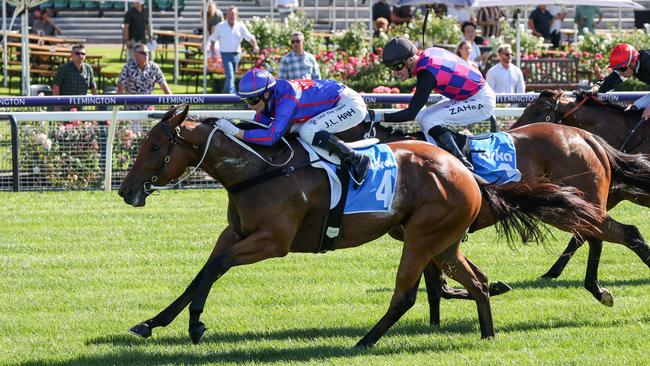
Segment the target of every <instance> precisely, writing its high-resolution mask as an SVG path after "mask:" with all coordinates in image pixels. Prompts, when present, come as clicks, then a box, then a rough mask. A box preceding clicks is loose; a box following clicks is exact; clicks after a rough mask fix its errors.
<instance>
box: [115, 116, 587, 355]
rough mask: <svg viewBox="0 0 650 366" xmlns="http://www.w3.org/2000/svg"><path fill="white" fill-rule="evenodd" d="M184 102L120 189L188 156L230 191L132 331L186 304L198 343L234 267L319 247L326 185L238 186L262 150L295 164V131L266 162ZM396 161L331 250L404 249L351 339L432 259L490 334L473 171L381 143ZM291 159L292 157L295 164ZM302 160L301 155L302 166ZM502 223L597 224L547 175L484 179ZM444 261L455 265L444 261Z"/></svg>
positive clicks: (154, 179)
mask: <svg viewBox="0 0 650 366" xmlns="http://www.w3.org/2000/svg"><path fill="white" fill-rule="evenodd" d="M187 113H188V107H187V106H179V107H175V108H173V109H171V110H170V111H169V112H168V113H167V114H165V116H163V118H162V120H161V121H160V122H159V123H158V124H156V125H155V126H154V127H153V128H152V129H151V130H150V131H149V133H148V134H147V136H146V137H145V138H144V140H143V141H142V145H141V147H140V150H139V152H138V156H137V159H136V161H135V163H134V164H133V167H132V168H131V170H130V171H129V173H128V175H127V176H126V178H125V180H124V181H123V183H122V185H121V187H120V189H119V194H120V196H122V197H123V198H124V201H125V202H126V203H128V204H130V205H133V206H143V205H144V204H145V200H146V198H147V196H148V195H149V194H150V193H151V192H152V190H153V189H155V187H153V186H152V184H161V185H165V184H167V183H168V182H170V181H171V180H173V179H175V178H177V177H179V176H180V175H181V174H182V173H183V172H185V170H186V169H187V167H188V166H197V167H199V166H200V167H201V168H202V169H203V170H204V171H206V172H207V173H208V174H209V175H210V176H212V177H214V178H215V179H216V180H218V181H219V182H221V183H222V184H223V186H224V188H225V189H226V190H227V191H228V198H229V203H228V213H227V219H228V227H227V228H226V229H225V230H224V231H223V232H222V233H221V235H220V236H219V239H218V240H217V242H216V245H215V247H214V249H213V251H212V253H211V255H210V257H209V259H208V261H207V262H206V263H205V265H204V266H203V268H202V269H201V270H200V271H199V273H198V274H197V275H196V277H195V278H194V280H193V281H192V282H191V284H190V285H189V286H188V287H187V289H186V290H185V291H184V292H183V294H181V295H180V296H179V297H178V298H177V299H176V300H175V301H174V302H173V303H171V304H170V305H169V306H168V307H167V308H166V309H164V310H163V311H162V312H160V313H159V314H158V315H156V316H155V317H153V318H151V319H149V320H147V321H145V322H142V323H140V324H138V325H136V326H134V327H133V328H131V332H133V333H135V334H136V335H139V336H142V337H149V336H150V335H151V333H152V329H154V328H156V327H160V326H166V325H168V324H169V323H171V322H172V321H173V319H174V318H175V317H176V316H177V315H178V314H179V313H180V312H181V311H182V310H183V309H184V308H185V307H186V306H188V305H189V312H190V319H189V333H190V337H191V339H192V341H193V342H194V343H197V342H199V341H200V340H201V338H202V337H203V335H204V333H205V326H204V324H203V323H202V322H201V321H200V314H201V313H202V311H203V309H204V305H205V302H206V298H207V295H208V293H209V291H210V288H211V287H212V285H213V283H214V282H215V281H216V280H217V279H219V278H220V277H221V276H223V275H224V274H225V273H226V272H227V271H228V270H229V269H230V268H232V267H235V266H241V265H246V264H251V263H255V262H259V261H262V260H264V259H267V258H272V257H282V256H285V255H287V253H289V252H316V251H317V250H318V246H319V244H318V243H319V236H320V233H321V232H322V231H321V226H322V222H323V217H324V215H325V214H326V213H327V211H328V208H329V185H328V181H327V178H326V176H325V174H324V173H323V172H322V171H321V170H316V169H313V168H303V169H295V171H292V170H291V169H289V170H287V171H289V172H291V174H288V175H284V174H283V175H279V176H276V177H274V178H272V179H270V180H267V181H264V182H262V183H260V184H257V185H253V186H250V187H249V188H248V189H245V190H243V191H240V192H235V188H234V187H237V186H241V184H242V182H248V181H250V179H251V178H253V179H255V177H259V176H260V174H262V173H263V172H265V171H269V169H273V168H269V165H268V162H267V161H268V160H269V159H271V158H272V159H273V160H274V161H276V162H282V161H286V160H288V159H287V157H288V156H292V157H293V158H292V160H291V162H292V164H295V163H297V164H300V165H303V164H304V163H305V162H308V156H307V154H306V153H305V152H304V150H302V149H300V148H299V145H298V143H297V142H296V141H295V140H294V141H293V142H291V146H292V148H293V150H295V155H294V151H291V152H290V151H289V149H286V148H285V149H283V148H282V147H278V146H276V147H273V148H266V147H256V151H257V152H258V153H259V154H260V156H262V157H263V158H264V159H266V161H264V160H263V159H260V158H258V157H256V156H254V155H253V154H252V153H250V152H248V151H246V150H244V149H243V148H242V147H241V146H239V145H237V144H236V143H235V142H233V141H232V140H231V139H230V138H228V137H227V136H226V135H225V134H223V133H222V132H221V131H217V130H216V128H215V127H214V125H213V124H210V123H200V122H196V121H188V120H186V116H187ZM389 146H390V148H391V149H392V151H393V152H394V154H395V156H396V160H397V165H398V176H397V180H396V192H395V196H394V199H393V204H392V209H391V211H389V212H387V213H382V214H378V213H369V214H368V213H366V214H354V215H346V216H345V218H344V221H343V225H342V231H341V236H340V238H339V241H338V243H337V249H340V248H350V247H355V246H358V245H361V244H363V243H366V242H369V241H371V240H374V239H376V238H378V237H380V236H381V235H383V234H385V233H387V232H389V231H391V230H393V229H395V228H401V229H402V230H401V231H402V234H403V241H404V249H403V251H402V258H401V260H400V265H399V268H398V273H397V280H396V284H395V291H394V293H393V297H392V299H391V302H390V306H389V308H388V311H387V312H386V314H385V315H384V316H383V317H382V318H381V320H379V322H378V323H377V325H375V327H374V328H372V330H371V331H370V332H369V333H368V334H367V335H366V336H365V337H363V339H361V340H360V341H359V343H358V344H357V346H372V345H373V344H374V343H375V342H377V340H379V338H380V337H381V336H382V335H383V334H384V333H385V332H386V331H387V330H388V329H389V328H390V327H391V326H392V325H393V324H394V323H395V322H396V321H397V320H398V319H399V318H400V317H401V316H402V315H403V314H404V313H405V312H406V311H407V310H408V309H409V308H410V307H412V306H413V304H414V302H415V296H416V294H417V288H418V283H419V280H420V277H421V275H422V272H423V270H424V269H425V267H426V266H427V264H428V263H429V262H431V261H433V262H434V263H435V264H436V265H437V266H438V267H439V268H443V269H445V273H446V274H447V275H449V276H451V277H452V278H454V279H455V280H457V281H458V282H459V283H461V284H462V285H463V286H464V287H465V288H466V289H467V291H468V292H469V294H471V297H472V298H473V299H474V300H475V301H476V305H477V308H478V316H479V323H480V328H481V336H482V337H493V336H494V328H493V324H492V315H491V309H490V298H489V294H488V288H487V278H486V276H485V274H484V273H483V272H482V271H480V270H479V269H478V268H477V267H475V266H473V265H471V264H469V262H468V261H467V260H466V258H465V256H464V255H463V254H462V252H461V251H460V248H459V245H460V240H461V239H462V238H463V237H464V235H465V233H466V231H467V228H468V227H469V226H470V225H471V224H472V222H474V220H475V219H476V216H477V215H478V214H479V211H480V209H481V204H482V198H481V190H480V188H479V187H478V185H477V184H476V182H475V181H474V179H473V177H472V175H471V174H470V172H469V171H468V170H467V169H465V168H463V165H462V164H461V163H460V162H458V161H457V159H455V158H454V157H453V156H452V155H450V154H448V153H446V152H444V151H443V150H441V149H438V148H437V147H434V146H432V145H429V144H426V143H423V142H418V141H402V142H396V143H393V144H390V145H389ZM294 161H295V163H294ZM304 165H306V164H304ZM484 191H485V192H487V197H486V199H487V201H488V202H489V206H490V208H491V210H493V212H494V215H495V216H497V217H499V218H502V219H503V221H502V223H503V224H504V226H503V229H504V230H505V231H506V232H507V233H510V232H511V231H512V230H515V231H516V232H517V233H518V234H519V235H522V236H524V237H525V236H526V235H533V236H537V235H538V234H540V231H539V228H537V227H536V222H535V221H534V220H533V217H538V216H541V217H544V220H549V221H551V222H553V223H554V224H555V225H559V226H561V227H563V228H564V229H567V230H568V229H574V230H576V231H585V230H593V229H594V228H593V227H591V225H590V224H589V222H594V221H595V220H597V219H598V215H599V212H598V209H597V208H596V207H594V206H593V205H592V204H590V203H588V202H586V201H585V200H583V199H582V198H580V196H579V193H580V192H578V191H577V190H575V189H572V188H567V187H560V186H557V185H554V184H550V183H541V184H532V185H526V186H524V185H519V186H517V187H513V188H503V189H502V188H496V189H495V188H484ZM448 269H451V270H448Z"/></svg>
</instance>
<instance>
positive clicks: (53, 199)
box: [0, 190, 650, 365]
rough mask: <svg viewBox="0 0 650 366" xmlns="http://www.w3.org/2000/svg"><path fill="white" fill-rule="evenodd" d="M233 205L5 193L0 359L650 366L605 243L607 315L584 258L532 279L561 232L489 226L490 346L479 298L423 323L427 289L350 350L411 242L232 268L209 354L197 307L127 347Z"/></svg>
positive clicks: (621, 273) (643, 213)
mask: <svg viewBox="0 0 650 366" xmlns="http://www.w3.org/2000/svg"><path fill="white" fill-rule="evenodd" d="M226 203H227V197H226V194H225V191H223V190H193V191H168V192H163V193H162V194H160V195H157V196H153V197H150V198H149V199H148V203H147V206H145V207H143V208H139V209H136V208H133V207H130V206H127V205H125V204H124V203H123V202H122V200H121V199H120V198H119V197H118V195H117V194H116V193H115V192H113V193H111V194H106V193H102V192H58V193H1V194H0V208H1V209H0V364H2V365H43V364H46V365H182V364H215V365H217V364H218V365H243V364H281V365H285V364H313V365H321V364H336V365H445V364H450V365H451V364H454V365H455V364H468V365H483V364H485V365H503V364H513V365H527V364H553V365H555V364H561V365H644V364H645V365H648V364H650V358H649V356H648V350H650V269H648V268H647V267H646V266H645V265H644V264H643V263H641V261H640V260H639V259H638V258H637V257H636V255H634V254H633V253H632V252H631V251H629V250H627V249H626V248H624V247H622V246H620V245H613V244H606V245H605V246H604V249H603V257H602V259H601V270H600V279H601V282H602V284H603V285H604V286H605V287H607V288H609V289H610V290H611V291H612V292H613V294H614V307H613V308H608V307H605V306H603V305H601V304H599V303H598V302H597V301H596V300H595V299H594V298H593V297H592V296H591V294H589V293H588V292H587V291H585V290H584V289H583V288H582V282H583V277H584V269H585V266H586V254H587V250H586V248H583V249H581V250H579V251H578V253H577V254H576V256H575V258H574V260H573V261H572V262H571V263H570V264H569V266H568V268H567V270H566V271H565V273H564V274H563V276H562V277H561V278H560V279H558V280H555V281H548V280H541V279H539V278H538V277H539V275H540V274H542V273H544V272H545V271H546V270H547V269H548V267H549V266H550V265H551V264H552V263H553V261H554V260H555V257H556V255H557V254H558V253H560V252H561V251H562V250H563V249H564V246H565V244H566V242H567V241H568V239H569V235H568V234H566V233H560V232H554V233H555V239H552V240H551V241H550V242H549V243H548V244H547V245H546V246H537V245H523V244H517V245H516V248H515V249H514V250H513V249H511V248H510V247H509V246H508V245H507V243H506V242H505V241H504V240H500V241H499V240H497V238H496V236H495V235H496V234H495V233H494V230H492V229H488V230H484V231H483V232H480V233H478V234H473V235H471V236H470V238H469V241H467V242H466V243H464V244H463V248H464V251H465V253H466V254H467V256H468V257H469V258H470V259H472V260H473V261H474V263H476V264H477V265H478V266H480V267H481V268H482V269H483V270H484V271H485V272H486V273H487V274H488V276H489V278H490V279H491V280H501V281H504V282H507V283H509V284H510V285H512V286H513V288H514V289H513V291H511V292H509V293H507V294H505V295H502V296H499V297H494V298H493V299H492V310H493V314H494V324H495V327H496V332H497V336H496V339H494V340H491V341H485V340H481V339H480V333H479V326H478V319H477V313H476V306H475V304H474V302H471V301H461V300H447V301H443V304H442V309H441V311H442V326H441V327H439V328H436V327H429V325H428V321H429V319H428V306H427V303H426V293H425V292H424V288H423V286H424V285H423V284H422V285H421V287H422V288H421V289H420V292H419V294H418V300H417V303H416V305H415V306H414V307H413V308H412V309H411V310H410V311H409V312H408V313H407V314H406V315H405V316H404V317H403V318H402V319H401V320H400V321H399V322H398V323H397V324H396V325H395V326H394V327H393V329H391V330H390V331H389V332H388V333H387V334H386V335H385V336H384V338H382V339H381V340H380V341H379V343H378V344H377V346H376V347H374V348H372V349H369V350H357V349H354V348H353V346H354V344H355V343H356V342H357V341H358V340H359V339H360V338H361V337H362V336H363V335H364V334H365V333H366V332H367V331H368V330H369V329H370V328H371V327H372V326H373V325H374V324H375V322H376V321H377V320H379V318H380V317H381V316H382V315H383V314H384V312H385V311H386V309H387V306H388V303H389V300H390V297H391V294H392V289H393V284H394V278H395V271H396V268H397V264H398V259H399V256H400V252H401V243H399V242H396V241H394V240H392V239H390V238H389V237H383V238H381V239H379V240H377V241H375V242H373V243H370V244H367V245H365V246H362V247H360V248H356V249H349V250H342V251H336V252H331V253H327V254H319V255H313V254H290V255H288V256H287V257H285V258H279V259H272V260H268V261H265V262H263V263H258V264H255V265H251V266H247V267H241V268H234V269H232V270H231V271H230V272H228V273H227V274H226V275H225V276H224V277H223V278H222V279H220V280H219V281H218V282H217V283H215V285H214V287H213V289H212V291H211V293H210V296H209V298H208V302H207V304H206V308H205V311H204V313H203V317H202V320H203V321H204V322H205V323H206V326H207V327H208V328H209V329H208V331H207V333H206V337H205V338H204V340H203V342H202V343H201V344H199V345H192V344H191V342H190V340H189V337H188V334H187V321H188V313H187V311H184V312H183V313H182V314H181V315H180V316H179V317H178V318H177V319H176V320H175V321H174V322H173V323H172V324H171V325H169V326H168V327H166V328H157V329H155V331H154V334H153V336H152V337H151V338H149V339H146V340H145V339H139V338H136V337H134V336H132V335H131V334H130V333H128V331H127V330H128V329H129V327H131V326H132V325H134V324H136V323H138V322H140V321H143V320H145V319H148V318H149V317H152V316H153V315H155V314H157V313H158V312H159V311H160V310H162V309H163V308H164V307H165V306H167V305H168V304H169V303H170V302H171V301H172V300H174V299H175V298H176V297H177V296H178V295H179V294H180V293H181V292H182V291H183V290H184V289H185V286H186V285H187V284H189V282H190V281H191V279H192V278H193V277H194V275H195V274H196V272H197V271H198V270H199V269H200V267H201V266H202V265H203V263H204V261H205V259H206V258H207V256H208V254H209V253H210V251H211V249H212V246H213V244H214V242H215V240H216V238H217V236H218V234H219V232H220V231H221V230H222V229H223V228H224V226H225V210H226ZM649 214H650V210H648V209H645V208H642V207H638V206H633V205H630V204H625V205H622V206H621V207H619V208H617V209H616V210H615V211H614V212H613V216H614V217H615V218H617V219H618V220H619V221H622V222H626V223H631V224H635V225H637V226H639V228H640V229H641V231H642V232H643V233H644V235H645V237H646V238H650V230H648V226H647V223H648V219H647V218H648V217H649ZM269 219H271V218H269Z"/></svg>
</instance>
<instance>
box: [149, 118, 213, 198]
mask: <svg viewBox="0 0 650 366" xmlns="http://www.w3.org/2000/svg"><path fill="white" fill-rule="evenodd" d="M160 126H161V127H162V129H163V132H165V135H167V137H168V138H169V141H170V142H171V144H169V148H168V149H167V154H165V158H164V159H163V162H162V164H160V167H159V168H158V169H156V172H155V173H154V175H153V176H151V178H150V179H149V181H146V182H144V183H143V184H142V189H143V190H144V193H146V194H151V193H153V192H154V191H157V190H167V189H172V188H174V187H176V186H178V185H179V184H181V183H182V182H183V181H185V180H186V179H187V178H189V176H190V175H192V174H193V173H194V172H195V171H196V170H197V169H198V168H199V167H200V166H201V164H203V160H205V157H206V155H207V154H208V149H209V148H210V141H211V140H212V136H214V133H215V132H217V129H218V128H217V126H216V125H215V126H214V127H213V128H212V131H210V135H208V139H207V141H206V142H205V148H204V149H203V155H202V156H201V160H199V163H198V164H196V165H195V166H194V169H192V171H191V172H189V173H188V174H187V175H185V176H184V177H183V178H181V179H179V180H178V181H176V183H174V184H171V185H165V186H156V185H154V183H156V182H157V181H158V177H159V176H160V175H161V174H162V172H163V171H164V170H165V166H166V165H167V164H169V162H170V161H171V160H172V156H171V151H172V148H173V147H174V145H179V146H186V147H189V148H192V149H194V150H198V149H199V146H197V145H194V144H191V143H189V142H187V140H185V139H184V138H183V136H181V128H180V127H179V126H177V127H176V128H175V129H174V130H173V131H172V129H171V128H170V127H169V126H168V125H167V124H166V123H161V124H160Z"/></svg>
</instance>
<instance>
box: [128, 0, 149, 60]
mask: <svg viewBox="0 0 650 366" xmlns="http://www.w3.org/2000/svg"><path fill="white" fill-rule="evenodd" d="M122 33H123V34H122V35H123V37H122V38H123V41H124V45H125V46H126V60H127V61H128V60H131V59H132V58H133V46H134V45H135V44H136V43H147V42H148V41H150V40H151V25H150V24H149V17H148V15H147V12H145V11H144V9H143V7H142V0H134V1H133V6H132V7H131V8H130V9H129V10H128V11H127V12H126V14H124V29H123V30H122Z"/></svg>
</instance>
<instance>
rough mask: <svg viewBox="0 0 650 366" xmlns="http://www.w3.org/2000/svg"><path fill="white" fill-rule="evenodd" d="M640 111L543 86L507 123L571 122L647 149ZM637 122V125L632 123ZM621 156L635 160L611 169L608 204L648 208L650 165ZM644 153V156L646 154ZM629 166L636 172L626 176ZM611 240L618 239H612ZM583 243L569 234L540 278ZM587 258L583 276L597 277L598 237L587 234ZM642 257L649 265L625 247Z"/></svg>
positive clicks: (648, 137)
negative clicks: (627, 109)
mask: <svg viewBox="0 0 650 366" xmlns="http://www.w3.org/2000/svg"><path fill="white" fill-rule="evenodd" d="M640 119H641V111H624V109H623V108H622V107H621V106H618V105H615V104H611V103H609V102H605V101H601V100H600V99H597V98H595V97H593V96H592V97H583V96H580V95H578V96H576V97H571V96H569V95H566V94H565V93H564V92H562V91H549V90H545V91H543V92H542V93H541V94H540V96H539V98H538V99H536V100H535V101H534V102H532V103H530V104H529V105H528V107H526V109H525V110H524V112H523V114H522V115H521V117H519V119H518V120H517V122H516V123H515V124H514V125H513V126H512V128H517V127H520V126H525V125H529V124H532V123H537V122H538V121H548V122H553V123H558V124H562V125H568V126H574V127H578V128H582V129H584V130H587V131H589V132H591V133H593V134H595V135H598V136H600V137H602V138H603V139H604V140H605V141H606V142H607V143H609V144H610V145H611V146H613V147H616V148H619V149H620V148H622V147H623V145H625V151H628V152H631V153H642V154H650V144H647V142H648V141H650V125H649V124H648V123H647V122H643V123H639V121H640ZM637 126H638V127H637ZM621 156H624V158H623V159H624V160H625V161H627V162H631V161H633V160H637V163H635V164H634V167H633V168H632V169H629V168H630V166H629V165H628V164H627V163H623V164H622V166H619V167H617V168H616V169H614V170H613V176H612V184H611V185H610V192H609V198H608V201H607V209H608V210H611V209H612V208H614V207H615V206H616V205H617V204H618V203H619V202H621V201H624V200H628V201H630V202H634V203H637V204H640V205H643V206H645V207H650V184H649V183H648V176H650V169H649V168H648V165H647V164H646V163H643V160H644V159H643V158H641V157H640V156H636V157H633V156H627V155H621ZM645 157H646V158H648V155H645ZM626 171H628V172H630V173H634V174H635V175H636V179H631V178H630V177H629V174H625V172H626ZM615 242H616V243H620V242H618V241H615ZM583 243H584V241H583V240H582V239H581V238H576V237H574V238H572V239H571V241H570V242H569V244H568V245H567V247H566V249H565V250H564V252H563V253H562V255H561V256H560V257H559V258H558V260H557V261H556V262H555V263H554V264H553V266H552V267H551V268H550V269H549V270H548V272H546V273H545V274H544V275H543V277H546V278H557V277H559V276H560V274H561V273H562V271H563V270H564V268H565V267H566V265H567V263H568V262H569V260H570V259H571V256H572V255H573V254H574V253H575V252H576V250H577V249H578V248H579V247H580V246H581V245H582V244H583ZM588 243H589V263H590V264H591V265H588V266H587V276H586V279H585V281H586V282H587V281H590V282H591V281H592V280H590V279H595V278H597V275H598V274H597V271H598V262H599V260H600V253H601V250H602V241H600V240H597V239H594V238H591V239H590V240H589V241H588ZM628 247H630V248H631V249H633V250H634V252H635V253H636V254H637V255H639V256H641V258H642V259H643V261H644V263H646V264H647V265H650V264H649V262H648V260H647V257H648V254H647V252H646V251H645V250H638V249H640V248H636V249H637V250H635V248H634V247H631V246H628Z"/></svg>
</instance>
